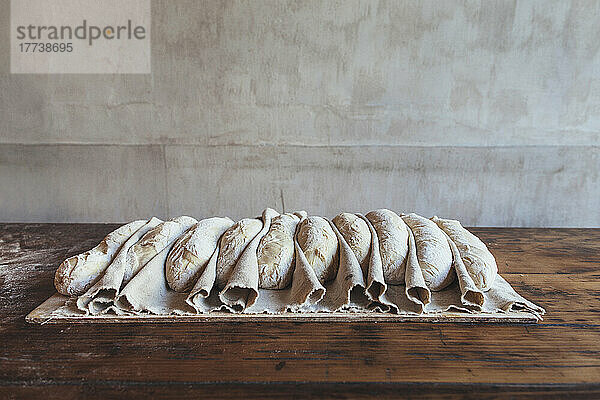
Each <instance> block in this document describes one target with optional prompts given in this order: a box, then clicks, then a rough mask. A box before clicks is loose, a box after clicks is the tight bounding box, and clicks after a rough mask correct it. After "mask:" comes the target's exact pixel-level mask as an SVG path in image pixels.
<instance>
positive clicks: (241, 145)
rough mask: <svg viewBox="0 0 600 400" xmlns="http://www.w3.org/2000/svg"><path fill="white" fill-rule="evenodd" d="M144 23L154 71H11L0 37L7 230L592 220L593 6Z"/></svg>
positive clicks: (0, 193)
mask: <svg viewBox="0 0 600 400" xmlns="http://www.w3.org/2000/svg"><path fill="white" fill-rule="evenodd" d="M9 5H10V2H9V1H8V0H0V23H2V25H3V26H8V25H9V19H8V18H9V14H10V13H9ZM152 18H153V21H152V70H153V73H152V74H151V75H11V74H9V58H8V55H9V53H10V49H9V47H8V46H9V43H8V41H9V40H8V39H9V37H8V35H9V32H8V29H4V30H1V31H0V54H2V55H5V57H2V58H0V188H2V189H1V190H0V220H4V221H124V220H128V219H132V218H134V217H139V216H149V215H151V214H155V215H158V216H161V217H169V216H174V215H176V214H181V213H186V214H191V215H194V216H196V217H203V216H207V215H213V214H220V215H230V216H231V217H234V218H239V217H242V216H248V215H257V214H258V213H259V212H260V210H261V209H262V208H263V207H265V206H273V207H276V208H277V209H279V210H281V209H283V208H285V209H286V210H291V209H296V208H304V209H306V210H307V211H309V212H310V213H322V214H323V215H326V216H330V217H332V216H334V215H335V213H337V212H338V211H341V210H348V211H363V212H366V211H368V210H369V209H372V208H375V207H388V208H392V209H396V210H398V211H410V210H414V211H417V212H421V213H423V214H425V215H427V216H430V215H432V214H434V213H435V214H438V215H441V216H447V217H456V218H459V219H461V220H463V221H464V222H465V223H467V224H470V225H498V226H600V178H599V171H600V147H599V146H600V51H599V50H600V24H599V23H598V21H599V20H600V2H598V1H566V0H561V1H482V2H480V1H477V2H475V1H443V2H440V1H418V2H417V1H400V0H394V1H352V0H345V1H283V0H272V1H263V0H253V1H217V0H215V1H180V0H175V1H166V0H165V1H158V0H153V13H152Z"/></svg>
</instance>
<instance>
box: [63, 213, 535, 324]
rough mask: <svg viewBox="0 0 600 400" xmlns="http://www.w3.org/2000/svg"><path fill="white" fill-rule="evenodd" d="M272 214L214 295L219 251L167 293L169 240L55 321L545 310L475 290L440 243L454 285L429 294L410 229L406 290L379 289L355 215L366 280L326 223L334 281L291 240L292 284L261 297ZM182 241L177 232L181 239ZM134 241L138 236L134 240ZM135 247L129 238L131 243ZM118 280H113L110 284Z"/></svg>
mask: <svg viewBox="0 0 600 400" xmlns="http://www.w3.org/2000/svg"><path fill="white" fill-rule="evenodd" d="M295 214H296V215H297V216H298V217H299V218H300V222H299V223H298V224H297V226H296V233H297V231H298V227H299V226H300V223H301V222H302V221H303V220H304V219H305V218H307V214H306V212H304V211H300V212H297V213H295ZM277 215H279V214H278V213H277V212H276V211H275V210H272V209H269V208H268V209H266V210H265V211H264V212H263V213H262V217H261V218H260V220H261V221H262V224H263V225H262V229H261V231H260V232H259V233H258V234H257V235H256V236H255V237H254V238H253V239H252V240H251V241H250V242H249V243H248V244H247V245H246V247H245V249H244V250H243V252H242V253H241V255H240V257H239V258H238V260H237V263H236V264H235V266H234V268H233V271H232V273H231V276H230V277H229V279H228V281H227V284H226V285H225V287H223V288H220V289H219V288H217V286H216V284H215V281H216V265H217V258H218V255H219V245H217V247H216V248H215V250H214V253H213V254H212V256H211V257H210V260H209V261H208V263H207V265H206V266H205V268H204V270H203V271H202V272H201V273H200V274H199V277H198V279H197V281H196V283H195V284H194V286H193V288H192V289H191V291H189V292H187V293H179V292H176V291H174V290H172V289H170V288H169V286H168V284H167V279H166V275H165V262H166V259H167V255H168V254H169V251H170V250H171V248H172V247H173V243H174V240H173V241H172V242H171V243H170V244H169V245H167V246H166V247H165V248H164V249H162V250H161V251H160V252H159V253H158V254H156V256H154V257H153V258H152V259H151V260H150V261H149V262H148V263H147V264H146V265H144V266H142V268H141V269H140V270H139V272H138V273H137V274H136V275H135V276H133V278H131V279H130V280H129V281H128V282H123V281H122V272H120V271H121V270H122V269H123V268H124V266H123V265H122V263H123V262H125V260H126V259H127V257H126V255H120V254H117V256H116V257H115V259H114V260H113V262H112V264H111V265H110V266H109V267H108V268H107V270H106V272H105V274H104V276H103V277H101V278H100V280H99V281H98V282H97V283H96V284H95V285H94V286H93V287H92V288H91V289H89V290H88V291H87V292H86V293H85V294H83V295H82V296H79V297H78V298H77V297H74V298H71V299H69V300H68V301H67V302H66V303H65V305H64V306H63V307H61V308H59V309H57V310H56V311H55V312H54V315H63V316H64V315H69V316H72V315H99V314H107V313H109V314H117V315H127V314H129V315H131V314H134V315H135V314H158V315H164V314H175V315H194V314H199V313H209V312H212V311H227V312H232V313H249V314H253V313H254V314H256V313H270V314H278V313H284V312H301V313H311V312H349V313H350V312H387V313H395V314H414V315H419V314H435V313H442V312H445V311H462V312H467V313H481V312H483V313H504V312H511V311H525V312H529V313H531V314H533V315H534V316H535V317H536V318H538V319H541V316H542V315H543V314H544V313H545V310H544V309H543V308H541V307H539V306H538V305H536V304H534V303H532V302H530V301H529V300H527V299H525V298H523V297H522V296H520V295H519V294H518V293H517V292H516V291H515V290H514V289H513V288H512V287H511V286H510V284H509V283H508V282H507V281H506V280H505V279H504V278H502V277H501V276H500V275H498V276H497V277H496V279H495V281H494V284H493V285H492V287H491V289H490V290H488V291H486V292H483V291H481V290H479V289H478V288H477V287H476V285H475V284H474V282H473V280H472V279H471V277H470V276H469V273H468V272H467V269H466V267H465V265H464V263H463V261H462V260H461V258H460V255H459V252H458V249H457V247H456V245H455V244H454V243H453V242H452V240H451V239H450V238H449V237H448V236H447V235H446V238H447V240H448V244H449V246H450V248H451V251H452V255H453V264H452V268H453V270H454V273H455V275H456V279H455V281H454V283H453V284H451V285H450V286H448V287H447V288H445V289H443V290H441V291H430V290H429V289H428V288H427V286H426V285H425V280H424V278H423V274H422V273H421V269H420V266H419V262H418V258H417V250H416V245H415V238H414V235H413V233H412V231H411V230H410V229H409V230H408V233H409V243H408V255H407V260H406V273H405V284H404V285H390V284H387V283H386V282H385V279H384V274H383V267H382V260H381V255H380V253H379V242H378V238H377V234H376V231H375V229H374V227H373V225H372V224H371V223H370V221H369V220H368V219H367V218H365V217H364V216H363V215H360V214H357V215H358V216H359V217H360V218H362V219H363V220H364V221H365V222H366V223H367V225H368V227H369V229H370V231H371V249H370V255H369V262H368V268H367V271H365V273H363V270H362V269H361V267H360V264H359V262H358V259H357V258H356V256H355V255H354V253H353V251H352V249H351V248H350V246H349V245H348V243H347V242H346V240H345V239H344V237H343V236H342V235H341V234H340V232H339V231H338V229H337V228H336V226H335V225H334V224H333V223H332V222H331V221H328V222H329V224H330V225H331V228H332V229H333V231H334V232H335V234H336V236H337V239H338V246H339V247H338V251H339V257H338V259H339V266H338V271H337V275H336V277H335V279H333V280H332V281H330V282H327V283H325V284H321V283H320V282H319V280H318V279H317V276H316V275H315V272H314V270H313V268H312V267H311V266H310V264H309V263H308V261H307V259H306V257H305V255H304V252H303V251H302V250H301V248H300V245H299V244H298V241H297V240H296V235H294V246H295V255H294V263H295V266H294V272H293V277H292V283H291V285H290V286H288V287H287V288H285V289H280V290H270V289H260V288H259V287H258V282H259V275H258V274H259V266H258V257H257V249H258V246H259V243H260V240H261V239H262V237H263V236H264V235H266V234H267V232H268V231H269V227H270V225H271V220H272V219H273V218H275V217H276V216H277ZM182 233H183V232H182ZM138 236H139V234H138ZM137 239H139V237H136V236H135V235H134V236H132V238H131V239H130V240H132V241H135V240H137ZM115 276H116V278H115Z"/></svg>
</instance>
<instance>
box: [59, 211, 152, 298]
mask: <svg viewBox="0 0 600 400" xmlns="http://www.w3.org/2000/svg"><path fill="white" fill-rule="evenodd" d="M146 222H148V221H146V220H137V221H133V222H130V223H128V224H126V225H123V226H121V227H120V228H117V229H116V230H114V231H112V232H111V233H109V234H108V235H106V237H105V238H104V239H102V241H101V242H100V243H99V244H98V245H97V246H96V247H94V248H93V249H91V250H88V251H86V252H85V253H81V254H78V255H76V256H73V257H69V258H67V259H66V260H65V261H63V262H62V264H60V266H59V267H58V269H57V270H56V274H55V275H54V286H55V287H56V290H58V292H59V293H61V294H64V295H66V296H80V295H82V294H84V293H85V292H86V291H87V290H88V289H89V288H90V287H92V286H93V285H94V283H95V282H96V281H97V280H98V279H99V278H100V276H101V275H102V274H103V273H104V271H105V270H106V268H107V267H108V266H109V265H110V263H111V262H112V260H113V258H114V256H115V255H116V253H117V252H118V251H119V249H120V248H121V246H122V245H123V243H125V242H126V241H127V239H129V238H130V237H131V235H133V234H134V233H135V232H136V231H137V230H138V229H140V228H141V227H142V226H144V225H145V224H146Z"/></svg>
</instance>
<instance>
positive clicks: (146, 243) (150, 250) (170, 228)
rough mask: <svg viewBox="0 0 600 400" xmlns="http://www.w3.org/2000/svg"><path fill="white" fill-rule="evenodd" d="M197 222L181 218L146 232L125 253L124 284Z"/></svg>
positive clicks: (192, 219)
mask: <svg viewBox="0 0 600 400" xmlns="http://www.w3.org/2000/svg"><path fill="white" fill-rule="evenodd" d="M197 222H198V221H197V220H196V219H195V218H192V217H187V216H185V215H184V216H181V217H177V218H173V219H171V220H169V221H166V222H163V223H162V224H159V225H157V226H156V227H154V228H153V229H152V230H150V231H148V232H147V233H146V234H145V235H144V236H142V238H141V239H140V241H139V242H137V243H136V244H135V245H133V247H131V249H129V252H128V253H127V269H126V270H125V274H124V276H123V284H126V283H127V282H129V281H130V280H131V278H133V277H134V276H135V274H137V273H138V272H139V271H140V269H142V268H143V267H144V265H146V264H147V263H148V261H150V260H151V259H152V258H153V257H154V256H155V255H157V254H158V253H160V252H161V251H162V250H163V249H164V248H165V247H167V246H169V245H171V244H172V243H173V242H174V241H175V240H177V238H178V237H179V236H181V234H182V233H183V232H185V231H187V230H188V229H190V228H191V227H192V226H193V225H194V224H196V223H197Z"/></svg>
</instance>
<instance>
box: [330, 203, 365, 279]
mask: <svg viewBox="0 0 600 400" xmlns="http://www.w3.org/2000/svg"><path fill="white" fill-rule="evenodd" d="M333 223H334V224H335V226H336V227H337V228H338V230H339V231H340V233H341V234H342V236H343V237H344V239H345V240H346V243H348V246H350V248H351V249H352V252H353V253H354V255H355V256H356V258H357V259H358V263H359V264H360V268H361V269H362V270H363V273H366V272H367V269H368V268H369V251H370V250H371V230H370V229H369V226H368V225H367V223H366V222H365V220H364V219H362V218H360V217H359V216H357V215H355V214H350V213H341V214H339V215H337V216H336V217H335V218H334V219H333Z"/></svg>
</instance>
